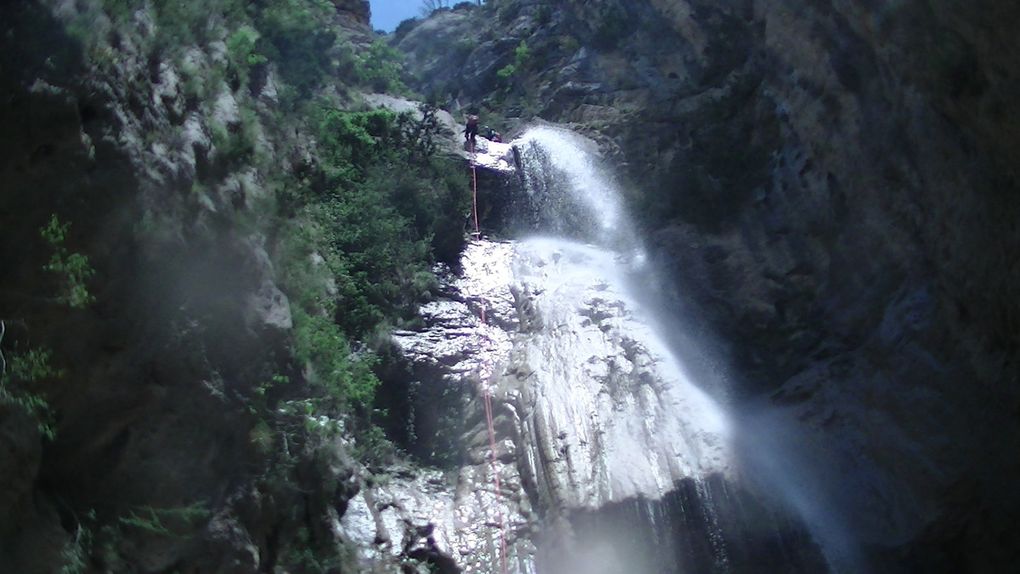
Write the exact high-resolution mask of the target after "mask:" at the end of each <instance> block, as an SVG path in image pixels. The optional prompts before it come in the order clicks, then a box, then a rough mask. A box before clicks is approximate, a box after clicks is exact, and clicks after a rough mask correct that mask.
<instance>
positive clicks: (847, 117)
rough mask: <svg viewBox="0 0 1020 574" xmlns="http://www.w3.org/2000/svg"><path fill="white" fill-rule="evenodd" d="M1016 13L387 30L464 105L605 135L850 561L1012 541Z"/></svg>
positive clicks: (956, 560) (792, 7) (692, 299)
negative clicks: (854, 554) (786, 431)
mask: <svg viewBox="0 0 1020 574" xmlns="http://www.w3.org/2000/svg"><path fill="white" fill-rule="evenodd" d="M1018 18H1020V11H1017V10H1014V9H1013V8H1007V7H1004V6H1001V5H994V4H993V3H990V2H989V3H978V4H968V5H966V6H964V5H960V4H956V3H951V2H927V3H924V2H909V1H908V2H899V3H894V4H887V5H886V4H883V5H881V6H879V5H872V4H861V3H851V2H831V3H811V2H798V1H788V2H750V1H733V2H700V1H668V0H663V1H653V0H648V1H639V2H614V1H606V2H567V3H565V5H564V6H563V7H562V8H558V9H555V10H551V9H548V8H545V7H543V6H539V5H532V4H526V3H521V2H513V1H503V2H493V3H491V4H490V5H489V6H488V7H487V8H486V9H467V8H464V9H460V10H454V11H450V12H444V13H440V14H437V15H436V16H434V17H433V18H431V19H429V20H426V21H424V22H422V23H419V24H417V25H416V26H414V27H412V28H411V29H410V30H407V29H405V30H403V31H402V33H401V34H398V36H397V37H396V38H395V41H396V44H397V46H399V47H400V48H401V49H403V50H405V51H406V52H407V53H408V55H409V56H408V57H409V62H410V63H411V64H412V65H413V66H414V67H415V69H416V70H417V71H418V72H419V75H420V77H421V78H423V80H422V82H423V83H422V85H421V89H422V91H426V92H429V91H431V92H434V93H436V94H437V95H439V96H440V97H443V98H447V97H448V98H451V101H453V100H454V99H455V100H456V102H457V103H459V104H460V105H477V106H480V107H481V108H482V110H483V115H485V116H486V118H485V119H483V121H490V122H494V123H495V122H504V123H506V124H508V125H510V126H511V127H512V126H514V125H517V123H518V122H519V121H520V119H519V118H522V117H528V116H529V115H530V114H537V115H539V116H541V117H543V118H544V119H547V120H554V121H564V122H571V123H573V124H574V125H575V126H576V127H577V128H578V129H581V130H587V131H589V133H591V134H592V135H593V136H594V137H596V139H599V140H600V141H601V142H602V143H603V148H604V150H605V152H606V153H607V155H608V156H609V157H611V158H613V159H615V162H616V163H617V165H619V166H621V168H622V169H623V171H624V172H625V173H626V174H627V175H628V176H629V181H628V182H627V183H626V185H625V187H627V188H629V189H630V190H632V192H631V199H632V202H631V203H632V204H634V205H637V206H639V207H641V208H642V209H643V211H644V212H645V213H646V214H647V215H646V220H647V222H648V223H647V228H648V233H649V234H651V236H652V237H653V238H654V243H655V244H656V246H657V248H656V249H655V255H654V257H655V259H656V260H657V261H658V263H659V264H660V265H662V266H663V267H665V268H668V269H671V270H672V277H673V281H674V285H675V286H676V287H677V290H676V292H675V294H674V297H675V299H676V300H677V301H678V302H679V304H680V305H683V306H686V308H687V314H688V320H689V321H693V322H694V323H695V324H697V323H698V322H699V321H704V322H705V325H707V326H708V327H709V329H710V330H711V331H713V332H714V333H715V335H716V337H715V339H716V340H722V341H724V342H725V343H724V344H723V346H724V347H725V348H724V350H723V351H720V352H721V353H723V354H724V356H725V357H726V358H727V360H728V361H729V362H731V363H732V364H733V365H734V367H733V370H734V374H735V378H736V380H738V381H740V382H738V383H736V384H735V385H734V392H735V393H736V395H737V396H738V397H744V398H747V399H748V400H750V399H753V398H755V397H764V398H767V399H768V401H769V402H770V404H771V406H770V407H768V409H769V410H774V411H777V412H779V413H782V414H781V417H782V418H786V419H789V420H791V421H794V422H793V425H794V428H798V429H800V430H799V431H797V433H798V434H799V435H800V436H801V437H802V438H803V440H804V442H805V445H804V447H803V448H804V452H809V453H811V454H810V455H809V456H810V457H811V458H812V463H813V464H814V466H815V467H816V468H817V469H818V471H817V472H818V473H819V476H818V477H816V478H817V479H820V481H821V482H823V483H826V482H827V483H829V484H832V485H833V492H829V493H826V494H825V496H827V497H829V498H831V499H833V500H835V501H836V502H835V505H836V508H837V512H838V514H839V515H841V516H843V517H845V519H846V520H847V522H848V524H849V528H850V530H851V531H852V532H854V533H855V537H856V538H858V540H857V542H859V543H860V544H861V545H862V546H863V547H864V553H865V554H866V555H867V556H868V559H869V560H871V561H872V564H871V568H873V569H875V570H876V571H885V570H888V571H904V570H908V571H909V570H924V571H938V572H942V571H945V572H951V571H986V572H993V571H998V570H1001V569H1002V568H1003V567H1005V566H1004V565H1005V564H1010V563H1011V561H1012V559H1013V558H1015V556H1014V555H1013V551H1012V550H1011V544H1010V543H1009V542H1008V541H1010V540H1014V539H1015V536H1014V535H1013V534H1011V532H1010V530H1009V526H1008V524H1009V523H1010V517H1011V516H1013V515H1015V513H1016V511H1017V501H1016V500H1015V497H1013V496H1011V495H1010V494H1009V493H1008V492H1007V491H1006V490H1008V489H1004V488H1003V485H1004V483H1003V482H1002V481H1003V480H1005V477H1008V476H1015V475H1016V472H1017V470H1018V469H1017V468H1016V465H1015V463H1014V459H1015V457H1013V456H1011V455H1010V454H1009V453H1010V452H1011V451H1012V450H1013V449H1014V446H1015V444H1016V440H1017V437H1018V436H1020V435H1018V431H1020V429H1018V427H1017V418H1016V413H1017V407H1018V403H1017V398H1018V397H1017V388H1018V387H1017V384H1016V383H1017V361H1016V357H1017V351H1018V339H1017V332H1018V331H1017V317H1018V313H1020V309H1018V308H1017V304H1016V300H1015V297H1013V296H1011V293H1015V292H1016V290H1017V288H1018V280H1020V275H1018V271H1020V270H1018V267H1017V261H1016V258H1015V257H1012V255H1011V254H1012V253H1014V252H1016V247H1017V242H1018V239H1020V236H1018V233H1017V228H1016V226H1015V224H1014V222H1015V221H1016V220H1017V216H1018V214H1020V213H1018V211H1020V204H1018V202H1017V200H1016V198H1017V186H1018V184H1017V179H1016V165H1020V164H1018V162H1017V159H1018V158H1017V157H1016V150H1017V149H1018V147H1017V145H1016V140H1017V134H1018V132H1017V124H1016V120H1015V118H1010V117H1009V114H1008V112H1007V111H1006V110H1008V102H1009V101H1010V99H1011V98H1012V97H1013V95H1014V94H1015V93H1017V89H1018V87H1020V86H1018V83H1020V79H1018V75H1017V72H1016V70H1017V69H1018V68H1017V66H1016V64H1017V58H1018V57H1020V53H1018V51H1017V50H1016V48H1015V46H1012V45H1011V44H1010V40H1009V38H1010V34H1011V32H1010V31H1011V30H1014V29H1016V27H1017V23H1018ZM464 38H470V39H469V40H464ZM522 46H524V47H525V49H524V50H522V49H521V48H522ZM522 54H523V55H522ZM508 65H512V66H513V70H508V69H507V66H508ZM501 70H502V71H503V73H500V71H501ZM681 294H682V295H681ZM740 400H744V399H740ZM826 469H828V470H826ZM837 476H838V478H837Z"/></svg>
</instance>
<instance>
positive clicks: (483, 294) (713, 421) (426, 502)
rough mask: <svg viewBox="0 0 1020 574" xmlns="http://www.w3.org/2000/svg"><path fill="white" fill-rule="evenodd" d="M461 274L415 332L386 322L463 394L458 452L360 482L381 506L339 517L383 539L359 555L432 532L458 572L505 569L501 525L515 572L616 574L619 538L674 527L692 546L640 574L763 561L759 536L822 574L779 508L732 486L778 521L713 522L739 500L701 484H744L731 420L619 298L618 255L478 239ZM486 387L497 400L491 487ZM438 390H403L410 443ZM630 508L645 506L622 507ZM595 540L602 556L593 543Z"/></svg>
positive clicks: (627, 550)
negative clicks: (432, 465) (733, 450)
mask: <svg viewBox="0 0 1020 574" xmlns="http://www.w3.org/2000/svg"><path fill="white" fill-rule="evenodd" d="M462 267H463V269H462V271H461V273H460V274H458V275H456V276H453V275H448V276H447V280H446V281H445V283H444V297H443V298H442V299H440V300H438V301H435V302H432V303H429V304H427V305H425V306H424V307H423V308H422V316H423V318H424V321H425V324H424V326H423V327H422V328H421V329H419V330H416V331H398V332H395V333H394V339H395V341H396V344H397V345H398V346H399V348H400V350H401V352H402V354H403V355H404V357H405V358H406V359H407V360H408V361H409V363H410V366H411V372H412V373H413V375H414V376H415V377H416V378H418V377H420V380H419V381H418V383H417V384H418V385H420V386H419V388H425V387H429V386H437V387H442V388H447V389H450V388H452V389H456V390H457V392H459V393H461V394H462V395H463V396H464V403H463V404H464V408H463V409H462V410H459V411H456V412H451V414H456V415H459V416H460V417H462V418H463V420H464V421H466V424H465V425H464V426H463V427H462V428H460V429H457V428H456V427H451V426H448V427H446V428H444V429H443V432H456V430H460V432H461V433H462V434H461V437H460V448H461V452H460V458H459V459H458V460H457V461H455V462H454V463H451V464H448V465H447V468H448V470H447V471H446V472H445V474H444V473H440V472H439V471H433V472H427V473H425V474H424V475H422V474H420V473H410V474H409V475H408V476H406V477H402V476H400V473H399V472H398V473H396V474H395V475H393V476H391V477H389V478H388V479H387V482H386V484H384V485H382V486H378V487H375V486H373V487H370V491H371V493H372V494H371V497H372V498H373V499H374V502H372V501H369V500H368V497H366V498H365V499H364V500H363V501H357V503H356V504H357V507H356V508H357V509H356V510H355V511H354V512H353V513H351V512H352V511H351V509H349V510H348V514H346V515H345V517H344V519H343V520H344V521H345V522H343V524H345V525H347V526H348V527H349V528H352V529H356V530H357V531H358V532H360V533H361V534H359V535H358V536H359V538H358V539H359V540H361V539H364V541H368V540H369V539H371V540H374V541H375V544H376V547H377V548H378V550H373V551H371V552H370V553H369V554H367V555H366V556H365V557H366V559H370V558H371V557H372V556H373V554H372V553H375V552H385V551H386V548H390V549H391V550H392V549H395V548H398V547H400V546H401V543H397V542H393V543H391V542H389V541H396V540H403V541H406V540H410V539H414V540H419V539H421V536H420V535H416V534H414V533H418V532H426V531H427V532H429V533H430V537H426V538H425V540H426V544H427V545H431V546H432V547H434V548H435V549H436V550H437V551H438V552H440V553H442V554H443V555H444V556H447V557H449V558H450V559H451V560H452V562H453V563H454V564H456V565H457V566H458V567H460V568H462V569H463V570H464V571H466V572H498V571H499V569H498V558H497V557H498V555H499V554H498V538H497V536H498V534H499V525H500V524H504V525H505V528H506V531H505V532H506V534H505V535H506V536H507V542H508V544H509V552H508V556H509V563H510V571H512V572H532V571H535V569H536V568H537V569H538V570H537V571H549V572H571V571H578V570H577V569H578V568H581V567H584V568H589V567H591V568H595V569H594V570H592V571H595V572H606V573H609V572H619V569H618V567H619V565H620V564H621V563H626V562H628V561H632V560H637V559H639V558H640V557H642V555H643V554H644V553H645V551H644V550H641V549H640V548H639V547H638V546H634V545H633V544H631V543H621V544H618V543H617V542H619V541H620V540H631V537H633V536H637V537H638V538H639V539H644V538H643V537H646V536H647V537H651V538H648V540H659V539H661V540H664V541H668V540H671V538H670V537H671V536H672V535H673V530H671V529H670V528H674V527H675V528H676V529H678V531H680V532H685V533H686V534H685V535H684V536H685V537H684V538H683V540H687V543H686V544H687V545H686V546H683V544H685V543H683V542H678V543H677V544H680V546H677V547H676V549H675V554H670V552H674V551H673V550H670V552H665V553H663V554H661V555H657V556H658V557H657V558H655V559H654V560H660V561H662V562H661V563H657V564H659V566H655V565H654V564H652V563H651V562H650V563H648V564H644V565H642V566H641V567H642V568H646V570H639V571H641V572H644V571H648V572H652V571H659V570H656V569H655V568H662V567H666V568H667V571H672V570H670V569H671V568H675V567H676V566H677V565H678V564H691V565H704V564H713V560H718V561H721V562H719V564H721V565H720V566H718V568H716V569H715V570H711V571H720V572H754V571H760V570H755V569H754V564H755V561H754V560H752V559H750V556H752V555H755V552H757V551H758V549H757V548H755V545H756V544H760V545H764V546H763V547H767V548H768V552H770V553H772V554H774V555H775V557H774V560H775V564H776V565H775V568H776V570H775V571H790V572H794V571H796V572H800V571H803V572H820V571H823V570H824V567H823V566H821V565H820V564H821V563H820V562H819V560H820V558H819V556H820V555H819V554H818V551H817V548H816V547H815V546H814V544H813V543H812V542H811V541H810V538H808V537H807V535H806V532H805V530H804V528H803V526H802V525H801V524H799V523H798V522H797V521H796V520H795V519H793V518H791V515H790V514H789V511H782V510H778V509H779V508H781V506H776V503H775V502H774V501H770V502H764V503H763V502H761V501H760V500H759V499H758V498H755V497H754V496H752V495H749V494H747V493H746V492H742V491H741V492H739V493H738V494H736V495H734V496H738V497H742V498H741V499H742V500H743V501H744V502H743V504H745V505H750V506H754V507H755V508H758V509H759V510H757V511H756V512H759V515H756V516H755V517H754V519H755V521H754V524H756V525H759V526H758V527H763V526H761V525H762V524H770V525H771V526H770V527H769V528H772V529H773V530H769V533H768V535H767V536H765V535H764V534H761V533H759V534H756V535H751V534H748V532H750V531H749V530H748V528H750V527H737V524H738V523H739V522H740V520H739V519H737V518H733V517H729V515H725V516H727V517H729V518H728V519H729V520H730V523H728V524H727V525H725V528H727V529H728V531H727V532H725V533H724V532H723V530H721V529H720V528H721V527H720V525H719V524H717V521H718V519H719V516H720V515H718V514H717V513H719V512H732V510H722V511H721V510H720V508H722V507H726V508H729V506H728V505H730V504H731V503H732V501H731V500H726V501H716V500H713V498H712V496H711V494H710V489H711V488H715V489H722V491H726V492H729V491H728V490H727V489H730V490H732V489H734V488H736V487H735V486H733V485H734V484H735V482H734V481H735V480H736V479H737V478H736V475H735V474H734V472H735V469H734V468H732V467H731V464H732V463H731V458H730V453H729V446H728V445H729V442H730V437H729V436H728V432H729V429H728V428H727V423H726V422H725V417H724V415H723V414H722V412H721V411H720V410H719V407H718V406H717V405H715V404H714V403H713V401H712V399H710V398H709V397H708V395H706V394H705V393H704V392H703V391H701V390H700V389H698V388H697V387H695V386H694V385H693V384H692V383H691V382H690V381H689V380H688V379H687V378H686V377H685V374H684V373H683V370H682V369H681V368H680V367H679V365H677V364H676V362H675V361H676V360H675V359H674V358H673V357H672V356H671V355H670V353H669V351H668V350H667V349H666V347H665V345H664V343H663V342H662V340H661V339H660V338H659V337H658V335H657V334H656V333H655V332H654V326H653V323H652V322H651V318H650V317H648V316H645V315H644V313H643V311H642V310H641V308H640V305H639V304H638V303H637V302H636V301H635V300H633V299H631V298H630V297H629V296H628V295H627V293H626V291H627V289H628V286H627V284H626V277H625V276H626V265H625V263H623V262H618V261H616V260H615V257H614V255H613V254H612V253H611V252H608V251H605V250H602V249H600V248H596V247H592V246H584V245H580V244H575V243H571V242H568V241H561V240H553V239H529V240H523V241H519V242H510V243H493V242H490V241H475V242H472V243H471V244H469V245H468V247H467V249H466V251H465V254H464V261H463V265H462ZM483 309H484V316H485V318H486V321H485V322H484V323H483V322H482V320H481V317H482V316H483ZM485 389H488V390H489V392H491V393H493V411H494V423H493V429H494V433H495V434H494V437H493V438H494V439H495V446H496V452H495V456H496V459H497V462H496V463H495V471H496V472H498V474H499V478H500V481H499V484H500V491H499V495H498V496H497V493H496V492H495V491H494V485H495V481H494V479H493V467H492V466H490V461H491V450H490V445H489V437H488V430H487V428H486V421H485V418H484V414H483V412H484V409H483V407H482V404H481V402H482V401H481V397H479V393H480V392H484V390H485ZM432 396H433V398H432V399H430V398H429V395H428V394H427V393H424V392H422V391H421V390H418V391H417V392H416V394H415V395H414V396H413V397H411V399H410V400H412V401H414V400H415V398H417V405H416V408H415V409H413V410H412V411H411V416H412V421H413V424H415V425H416V426H417V425H418V421H424V422H425V424H424V425H422V428H421V429H419V430H418V431H417V435H416V436H417V440H418V443H419V444H421V443H425V444H434V443H433V442H431V441H430V440H429V436H428V432H427V430H428V428H429V427H430V426H431V425H430V423H429V421H430V413H432V412H434V411H435V410H436V409H442V408H443V403H442V402H441V401H436V400H435V399H434V396H435V394H433V395H432ZM418 412H421V414H417V413H418ZM710 484H711V485H714V486H710ZM677 497H680V498H677ZM632 505H633V508H640V509H647V512H648V513H651V514H641V512H638V513H636V514H634V515H633V516H631V515H629V514H627V512H628V511H627V510H625V509H628V508H631V507H632ZM717 505H719V506H718V507H717ZM373 508H374V509H375V510H373ZM387 513H391V514H392V518H390V519H387V518H386V516H387ZM621 513H622V514H621ZM623 515H627V516H629V517H630V518H629V519H628V520H622V519H621V517H622V516H623ZM745 518H747V517H745ZM387 520H389V522H387ZM748 520H750V518H748ZM347 521H349V522H347ZM603 521H604V522H603ZM669 521H674V522H669ZM598 524H602V525H603V526H602V527H597V526H596V525H598ZM665 524H673V525H674V526H671V527H668V528H667V527H666V526H664V525H665ZM699 525H700V526H699ZM409 532H410V534H409ZM638 532H640V533H642V534H636V533H638ZM745 534H746V535H745ZM762 536H765V538H762ZM724 537H725V538H726V540H725V542H724V541H723V538H724ZM611 540H615V541H616V542H611ZM381 541H382V542H381ZM713 541H715V542H713ZM713 545H714V546H713ZM770 545H771V546H770ZM405 546H406V544H405ZM595 546H598V547H600V548H603V547H604V548H603V550H604V552H605V553H606V554H605V555H603V554H600V552H602V550H600V551H596V552H591V551H590V548H592V547H595ZM731 547H732V549H733V550H732V554H731V550H730V548H731ZM670 548H674V547H673V546H670ZM784 548H785V549H786V550H784ZM784 552H787V554H789V555H791V556H793V558H789V556H787V557H786V558H784V556H786V554H784ZM610 555H612V556H611V558H612V559H611V560H610ZM599 556H602V557H603V558H605V560H601V559H599V558H598V557H599ZM731 556H732V558H731ZM644 558H648V557H647V556H644ZM642 559H643V558H642ZM621 560H622V561H623V562H619V561H621ZM784 560H786V561H784ZM614 561H616V562H614ZM586 564H587V565H588V566H584V565H586ZM614 564H615V565H616V566H613V565H614ZM667 564H668V565H669V566H668V567H667V566H665V565H667ZM713 568H715V567H713ZM782 568H793V569H792V570H791V569H787V570H782ZM586 571H587V570H586ZM705 571H709V570H705Z"/></svg>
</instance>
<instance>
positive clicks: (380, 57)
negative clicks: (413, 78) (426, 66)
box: [354, 40, 407, 93]
mask: <svg viewBox="0 0 1020 574" xmlns="http://www.w3.org/2000/svg"><path fill="white" fill-rule="evenodd" d="M403 69H404V65H403V56H402V55H401V53H400V52H399V51H398V50H397V49H396V48H393V47H392V46H390V45H389V44H387V43H386V42H385V41H383V40H376V41H375V42H372V44H370V45H369V47H368V50H367V51H366V52H365V53H363V54H359V55H357V56H356V57H355V61H354V70H355V73H356V74H357V77H358V80H359V82H360V83H362V84H364V85H366V86H369V87H370V88H372V89H373V90H376V91H379V92H392V93H402V92H406V91H407V87H406V86H405V85H404V82H403V81H402V80H401V78H400V75H401V73H402V72H403Z"/></svg>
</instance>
